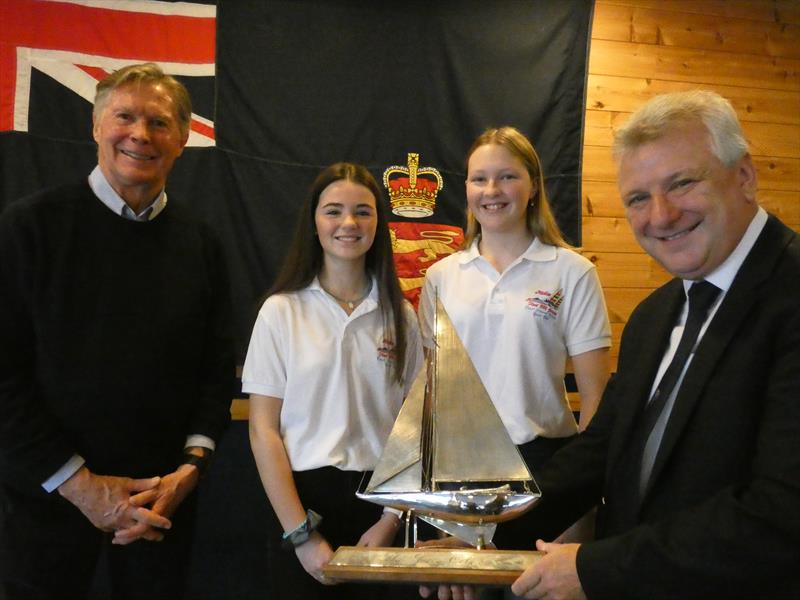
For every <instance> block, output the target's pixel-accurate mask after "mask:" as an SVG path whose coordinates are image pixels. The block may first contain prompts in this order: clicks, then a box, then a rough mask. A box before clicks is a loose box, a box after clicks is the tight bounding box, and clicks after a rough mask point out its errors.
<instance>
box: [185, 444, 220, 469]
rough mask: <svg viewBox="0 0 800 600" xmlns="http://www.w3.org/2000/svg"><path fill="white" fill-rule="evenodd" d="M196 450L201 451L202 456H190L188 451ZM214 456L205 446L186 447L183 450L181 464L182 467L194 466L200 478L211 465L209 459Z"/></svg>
mask: <svg viewBox="0 0 800 600" xmlns="http://www.w3.org/2000/svg"><path fill="white" fill-rule="evenodd" d="M195 448H198V449H200V450H202V452H203V455H202V456H197V455H196V454H192V453H191V452H189V450H193V449H195ZM213 455H214V451H213V450H211V449H210V448H206V447H205V446H187V447H186V448H184V449H183V456H182V457H181V464H182V465H194V466H195V467H197V470H198V471H199V472H200V477H202V476H203V475H205V474H206V471H208V466H209V465H210V464H211V457H212V456H213Z"/></svg>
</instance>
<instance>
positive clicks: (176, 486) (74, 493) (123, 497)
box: [58, 465, 199, 545]
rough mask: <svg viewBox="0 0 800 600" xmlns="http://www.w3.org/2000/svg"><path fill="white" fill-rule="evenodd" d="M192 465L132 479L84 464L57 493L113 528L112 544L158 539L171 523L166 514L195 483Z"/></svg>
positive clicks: (105, 528) (96, 521) (98, 523)
mask: <svg viewBox="0 0 800 600" xmlns="http://www.w3.org/2000/svg"><path fill="white" fill-rule="evenodd" d="M198 480H199V473H198V470H197V467H195V466H193V465H181V466H180V467H178V469H177V470H175V471H173V472H172V473H168V474H167V475H164V476H162V477H150V478H146V479H132V478H130V477H116V476H112V475H96V474H94V473H92V472H91V471H89V469H87V468H86V467H85V466H84V467H81V468H80V469H79V470H78V471H77V472H76V473H75V474H74V475H73V476H72V477H70V478H69V479H68V480H67V481H65V482H64V483H63V484H61V486H59V488H58V491H59V493H60V494H61V495H62V496H63V497H64V498H66V499H67V500H69V501H70V502H71V503H72V504H74V505H75V506H76V507H77V508H78V509H79V510H80V511H81V512H82V513H83V515H84V516H85V517H86V518H87V519H89V521H90V522H91V523H92V525H94V526H95V527H97V528H98V529H100V530H102V531H108V532H112V531H113V532H114V539H113V540H112V543H113V544H118V545H127V544H130V543H132V542H135V541H136V540H139V539H144V540H148V541H161V540H162V539H163V538H164V531H165V530H168V529H169V528H170V527H172V522H171V521H170V519H169V517H171V516H172V514H173V513H174V512H175V510H176V509H177V508H178V506H179V505H180V503H181V502H183V500H184V499H185V498H186V496H188V495H189V493H190V492H191V491H192V490H193V489H194V488H195V487H196V486H197V482H198Z"/></svg>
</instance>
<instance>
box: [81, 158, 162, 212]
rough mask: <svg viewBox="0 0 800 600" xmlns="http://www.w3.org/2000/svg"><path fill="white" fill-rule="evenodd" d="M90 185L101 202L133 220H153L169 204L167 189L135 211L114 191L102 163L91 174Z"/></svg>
mask: <svg viewBox="0 0 800 600" xmlns="http://www.w3.org/2000/svg"><path fill="white" fill-rule="evenodd" d="M89 186H90V187H91V188H92V191H93V192H94V195H95V196H97V197H98V198H99V199H100V202H102V203H103V204H105V205H106V206H107V207H108V208H110V209H111V211H112V212H113V213H114V214H115V215H119V216H121V217H124V218H126V219H129V220H131V221H152V220H153V219H155V218H156V217H157V216H158V215H159V213H160V212H161V211H162V210H164V208H165V207H166V206H167V193H166V191H165V190H161V193H159V194H158V196H156V198H155V200H153V201H152V202H151V203H150V204H149V205H148V206H146V207H145V208H144V209H143V210H141V211H140V212H139V213H138V214H136V213H134V212H133V210H131V207H130V206H128V205H127V204H126V203H125V201H124V200H123V199H122V198H121V197H120V195H119V194H117V192H115V191H114V188H112V187H111V184H110V183H108V180H107V179H106V176H105V175H103V171H102V169H100V165H97V166H96V167H95V168H94V170H93V171H92V172H91V173H90V174H89Z"/></svg>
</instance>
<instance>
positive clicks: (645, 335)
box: [608, 279, 686, 468]
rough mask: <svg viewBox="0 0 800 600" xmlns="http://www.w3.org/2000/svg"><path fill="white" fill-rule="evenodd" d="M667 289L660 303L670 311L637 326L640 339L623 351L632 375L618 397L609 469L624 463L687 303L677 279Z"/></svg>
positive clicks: (624, 369) (659, 312)
mask: <svg viewBox="0 0 800 600" xmlns="http://www.w3.org/2000/svg"><path fill="white" fill-rule="evenodd" d="M667 286H668V287H667V288H666V289H664V297H663V298H660V299H659V300H658V301H659V302H660V303H663V306H664V307H666V310H652V311H649V314H648V319H647V320H644V321H643V322H642V323H640V324H639V325H638V327H637V329H638V331H637V332H636V333H637V336H638V340H637V343H636V344H635V347H634V348H632V349H624V348H623V349H621V350H622V351H624V352H625V353H626V356H627V357H629V358H627V359H626V362H627V364H624V365H623V364H620V369H619V370H620V371H622V372H626V373H631V374H632V375H629V376H628V377H626V379H625V382H624V383H622V385H624V386H625V393H623V394H618V396H617V397H618V398H619V399H620V401H621V404H620V406H619V408H618V409H617V410H618V414H619V417H618V422H617V426H616V427H615V430H616V431H615V435H614V437H613V438H612V441H611V446H610V447H609V461H608V465H609V468H614V466H615V465H616V464H617V460H618V459H622V460H624V457H621V456H620V454H621V453H622V452H623V451H624V450H625V449H626V446H627V444H628V441H629V440H630V436H631V433H632V430H633V427H634V425H635V423H636V420H637V417H638V415H639V412H640V411H641V409H642V408H643V407H644V405H645V404H646V402H647V400H648V398H649V397H650V389H651V388H652V386H653V380H654V379H655V376H656V372H657V371H658V366H659V365H660V364H661V358H662V356H663V355H664V352H665V351H666V348H667V345H668V342H669V337H670V333H671V331H672V328H673V326H674V324H675V321H676V320H677V318H678V315H679V314H680V310H681V308H682V307H683V304H684V302H685V300H686V295H685V293H684V291H683V284H682V283H681V280H680V279H674V280H672V281H671V282H670V283H668V284H667Z"/></svg>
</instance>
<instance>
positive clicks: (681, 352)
mask: <svg viewBox="0 0 800 600" xmlns="http://www.w3.org/2000/svg"><path fill="white" fill-rule="evenodd" d="M719 293H720V289H719V288H718V287H717V286H715V285H714V284H713V283H709V282H707V281H700V282H698V283H695V284H692V286H691V287H690V288H689V316H688V317H687V319H686V326H685V327H684V328H683V334H682V335H681V339H680V342H678V349H677V350H676V351H675V355H674V356H673V357H672V360H671V361H670V363H669V366H668V367H667V370H666V371H664V375H663V376H662V377H661V381H659V382H658V387H657V388H656V391H655V393H653V396H652V398H651V399H650V401H649V402H648V403H647V406H646V407H645V408H644V410H643V411H642V414H641V416H640V418H639V420H638V422H637V426H636V432H635V433H634V439H633V441H632V446H631V451H632V452H635V454H633V456H635V457H636V459H635V460H636V462H637V465H636V469H635V470H634V471H633V474H634V479H635V480H636V481H637V484H639V483H641V487H642V488H643V487H644V484H645V483H646V482H645V481H641V482H639V477H640V473H641V467H642V458H643V455H644V451H645V447H646V446H647V442H648V440H649V438H650V436H651V435H652V434H653V427H654V426H655V424H656V423H657V422H658V420H659V417H660V416H661V413H662V412H663V411H664V407H665V406H666V404H667V399H668V398H669V397H670V395H671V394H672V392H673V390H674V389H675V384H676V383H677V382H678V380H679V379H680V376H681V374H682V373H683V370H684V368H685V366H686V361H687V360H688V358H689V356H690V355H691V353H692V350H693V349H694V347H695V345H696V343H697V336H698V335H699V334H700V329H701V328H702V326H703V323H705V321H706V318H707V317H708V311H709V309H710V308H711V306H712V305H713V304H714V300H716V298H717V296H718V295H719ZM659 443H660V441H659ZM651 466H652V465H651ZM645 477H649V472H648V473H647V474H646V475H645Z"/></svg>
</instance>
